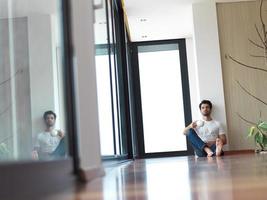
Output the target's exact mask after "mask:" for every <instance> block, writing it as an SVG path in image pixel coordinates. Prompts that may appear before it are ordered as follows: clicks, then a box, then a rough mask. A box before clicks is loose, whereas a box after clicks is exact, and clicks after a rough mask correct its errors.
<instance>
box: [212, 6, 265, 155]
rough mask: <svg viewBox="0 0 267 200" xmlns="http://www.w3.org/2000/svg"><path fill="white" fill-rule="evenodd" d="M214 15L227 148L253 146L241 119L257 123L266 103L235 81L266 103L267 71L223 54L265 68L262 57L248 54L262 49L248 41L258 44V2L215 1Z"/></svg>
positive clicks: (263, 113)
mask: <svg viewBox="0 0 267 200" xmlns="http://www.w3.org/2000/svg"><path fill="white" fill-rule="evenodd" d="M264 10H265V11H264V14H265V15H264V20H265V21H266V23H267V12H266V10H267V1H265V4H264ZM217 17H218V28H219V39H220V50H221V60H222V72H223V82H224V92H225V105H226V112H227V124H228V137H229V138H228V140H229V148H230V149H231V150H241V149H253V148H254V146H255V145H254V142H253V140H251V139H247V133H248V127H249V125H248V124H247V123H246V122H244V121H242V120H241V119H240V118H239V117H238V115H237V113H239V114H240V115H242V116H243V117H244V118H246V119H248V120H250V121H253V122H257V121H258V120H259V118H260V112H261V115H262V119H263V120H267V106H266V105H264V104H263V103H261V102H259V101H257V100H255V99H254V98H252V97H251V96H249V95H248V94H247V93H246V92H245V91H244V90H242V89H241V87H240V86H239V85H238V83H237V81H239V83H240V84H241V85H242V86H244V87H245V88H246V89H247V90H248V91H249V92H251V93H252V94H253V95H255V96H257V97H259V98H261V99H262V100H264V101H266V102H267V92H266V89H267V73H266V72H261V71H256V70H252V69H249V68H245V67H242V66H241V65H238V64H237V63H235V62H233V61H232V60H230V59H229V58H228V59H227V55H228V54H229V55H231V56H232V57H234V58H235V59H237V60H239V61H241V62H243V63H246V64H248V65H252V66H258V67H260V68H265V69H267V64H266V63H267V62H266V61H265V60H264V59H263V58H255V57H252V56H251V55H263V50H262V49H260V48H258V47H256V46H255V45H253V44H251V43H250V42H249V40H248V39H251V40H253V41H255V42H257V43H260V39H259V37H258V35H257V32H256V30H255V27H254V25H255V24H256V25H257V26H258V27H260V29H261V24H260V18H259V1H257V2H255V1H250V2H237V3H218V4H217Z"/></svg>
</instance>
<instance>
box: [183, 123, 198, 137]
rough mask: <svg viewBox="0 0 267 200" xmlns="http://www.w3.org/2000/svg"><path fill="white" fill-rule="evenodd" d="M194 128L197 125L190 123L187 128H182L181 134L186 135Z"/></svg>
mask: <svg viewBox="0 0 267 200" xmlns="http://www.w3.org/2000/svg"><path fill="white" fill-rule="evenodd" d="M196 127H197V123H196V122H192V123H191V124H189V125H188V126H187V127H185V128H184V130H183V134H184V135H186V134H187V133H188V131H189V129H190V128H196Z"/></svg>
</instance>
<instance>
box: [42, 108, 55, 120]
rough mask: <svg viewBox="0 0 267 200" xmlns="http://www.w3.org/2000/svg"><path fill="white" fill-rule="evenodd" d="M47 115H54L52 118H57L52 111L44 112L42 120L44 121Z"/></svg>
mask: <svg viewBox="0 0 267 200" xmlns="http://www.w3.org/2000/svg"><path fill="white" fill-rule="evenodd" d="M47 115H54V118H55V119H56V118H57V115H56V113H54V112H53V111H52V110H48V111H45V112H44V115H43V118H44V119H46V117H47Z"/></svg>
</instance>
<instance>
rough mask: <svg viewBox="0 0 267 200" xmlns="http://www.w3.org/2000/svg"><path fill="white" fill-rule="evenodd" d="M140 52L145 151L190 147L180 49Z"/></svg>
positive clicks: (181, 149)
mask: <svg viewBox="0 0 267 200" xmlns="http://www.w3.org/2000/svg"><path fill="white" fill-rule="evenodd" d="M138 56H139V71H140V82H141V97H142V112H143V128H144V142H145V153H152V152H168V151H184V150H187V146H186V138H185V137H184V135H183V134H182V130H183V128H184V126H185V124H184V108H183V96H182V85H181V72H180V60H179V51H178V50H171V51H156V52H143V53H139V55H138Z"/></svg>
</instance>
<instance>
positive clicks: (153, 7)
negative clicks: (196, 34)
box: [124, 0, 242, 41]
mask: <svg viewBox="0 0 267 200" xmlns="http://www.w3.org/2000/svg"><path fill="white" fill-rule="evenodd" d="M205 1H212V0H164V1H163V0H124V7H125V12H126V15H127V19H128V26H129V30H130V37H131V40H132V41H151V40H166V39H178V38H187V37H192V35H193V18H192V4H193V3H198V2H205ZM214 1H215V0H214ZM237 1H242V0H217V1H216V2H237Z"/></svg>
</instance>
